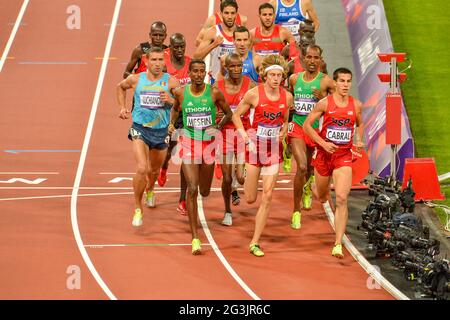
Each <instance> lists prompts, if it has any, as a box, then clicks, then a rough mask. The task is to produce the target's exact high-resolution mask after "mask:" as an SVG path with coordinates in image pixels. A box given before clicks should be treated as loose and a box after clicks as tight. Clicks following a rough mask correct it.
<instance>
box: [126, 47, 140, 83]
mask: <svg viewBox="0 0 450 320" xmlns="http://www.w3.org/2000/svg"><path fill="white" fill-rule="evenodd" d="M142 55H143V52H142V50H141V46H140V45H139V46H137V47H136V48H134V49H133V52H132V53H131V58H130V61H129V62H128V64H127V66H126V67H125V72H124V73H123V78H124V79H126V78H127V77H128V76H129V75H130V74H132V73H133V69H134V67H135V66H136V64H137V62H138V61H139V58H140V57H141V56H142Z"/></svg>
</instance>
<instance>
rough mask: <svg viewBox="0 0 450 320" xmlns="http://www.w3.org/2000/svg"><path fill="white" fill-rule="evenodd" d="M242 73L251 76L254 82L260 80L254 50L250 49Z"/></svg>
mask: <svg viewBox="0 0 450 320" xmlns="http://www.w3.org/2000/svg"><path fill="white" fill-rule="evenodd" d="M242 75H244V76H248V77H250V79H252V80H253V81H254V82H258V79H259V74H258V72H257V71H256V68H255V65H254V64H253V52H252V51H250V50H249V51H248V55H247V59H245V60H244V62H243V63H242Z"/></svg>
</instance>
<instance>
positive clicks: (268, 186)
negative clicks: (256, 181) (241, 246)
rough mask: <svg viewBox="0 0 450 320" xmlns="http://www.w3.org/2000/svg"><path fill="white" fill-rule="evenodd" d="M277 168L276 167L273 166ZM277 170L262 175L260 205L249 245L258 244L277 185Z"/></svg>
mask: <svg viewBox="0 0 450 320" xmlns="http://www.w3.org/2000/svg"><path fill="white" fill-rule="evenodd" d="M275 166H277V167H278V165H275ZM277 177H278V170H276V172H275V173H274V174H270V175H262V180H263V192H262V199H261V204H260V205H259V208H258V212H257V213H256V218H255V231H254V233H253V238H252V241H251V242H250V245H253V244H257V243H258V242H259V238H260V237H261V234H262V232H263V230H264V227H265V226H266V222H267V217H268V215H269V211H270V206H271V203H272V192H273V189H274V188H275V185H276V183H277Z"/></svg>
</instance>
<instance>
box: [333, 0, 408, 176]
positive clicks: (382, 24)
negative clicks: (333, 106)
mask: <svg viewBox="0 0 450 320" xmlns="http://www.w3.org/2000/svg"><path fill="white" fill-rule="evenodd" d="M341 1H342V5H343V7H344V11H345V21H346V24H347V28H348V32H349V35H350V41H351V45H352V51H353V63H354V66H355V78H356V79H357V85H358V91H359V98H360V100H361V101H362V102H363V106H364V108H363V119H364V125H365V138H366V144H367V147H368V152H367V153H368V156H369V160H370V169H371V170H373V171H374V172H376V173H378V174H380V175H381V176H386V175H389V173H390V167H391V165H390V161H391V148H390V145H386V140H385V137H386V100H385V95H386V93H387V92H388V91H389V83H382V82H381V81H380V80H379V79H378V76H377V74H378V73H389V63H382V62H380V61H379V60H378V56H377V54H378V53H390V52H393V46H392V41H391V36H390V33H389V27H388V24H387V20H386V15H385V12H384V6H383V1H382V0H364V1H358V0H341ZM398 150H399V151H398V154H397V178H398V179H399V180H402V179H403V167H404V161H405V159H406V158H413V157H414V141H413V137H412V134H411V130H410V126H409V120H408V115H407V114H406V110H405V106H404V105H402V143H401V145H400V146H399V148H398Z"/></svg>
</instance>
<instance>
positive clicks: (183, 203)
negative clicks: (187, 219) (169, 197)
mask: <svg viewBox="0 0 450 320" xmlns="http://www.w3.org/2000/svg"><path fill="white" fill-rule="evenodd" d="M177 211H178V212H179V213H181V215H183V216H187V214H188V211H187V208H186V200H183V201H180V202H179V203H178V207H177Z"/></svg>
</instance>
